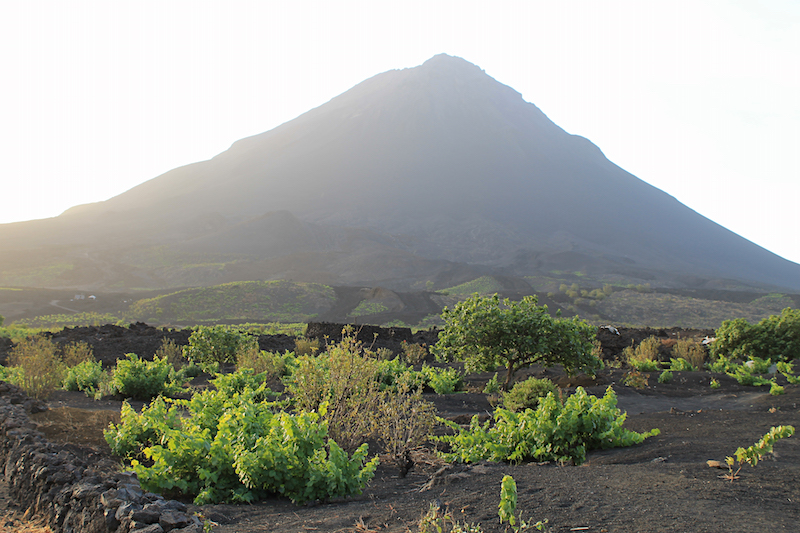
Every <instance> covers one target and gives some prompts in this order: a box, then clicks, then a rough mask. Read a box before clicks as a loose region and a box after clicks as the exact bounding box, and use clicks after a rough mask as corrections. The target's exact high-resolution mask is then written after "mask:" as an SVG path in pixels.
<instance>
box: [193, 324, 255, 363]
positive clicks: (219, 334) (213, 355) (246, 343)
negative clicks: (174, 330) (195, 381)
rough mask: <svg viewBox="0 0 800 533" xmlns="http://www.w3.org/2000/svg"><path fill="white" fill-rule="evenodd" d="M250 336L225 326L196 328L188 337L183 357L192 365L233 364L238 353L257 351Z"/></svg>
mask: <svg viewBox="0 0 800 533" xmlns="http://www.w3.org/2000/svg"><path fill="white" fill-rule="evenodd" d="M257 344H258V341H257V340H256V338H255V337H253V336H252V335H248V334H246V333H239V332H238V331H235V330H231V329H228V328H226V327H225V326H211V327H209V326H198V327H197V328H196V329H195V330H194V331H193V332H192V334H191V336H190V337H189V345H188V346H186V347H185V348H184V351H183V354H184V356H185V357H186V358H187V359H188V360H189V361H192V362H194V363H198V364H206V363H234V362H236V358H237V355H238V353H239V352H242V351H247V350H252V349H254V346H255V349H257Z"/></svg>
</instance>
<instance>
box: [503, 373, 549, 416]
mask: <svg viewBox="0 0 800 533" xmlns="http://www.w3.org/2000/svg"><path fill="white" fill-rule="evenodd" d="M551 392H552V393H555V392H556V386H555V385H554V384H553V382H552V381H550V380H549V379H546V378H545V379H537V378H528V379H526V380H525V381H520V382H518V383H515V384H514V386H513V387H512V388H511V390H510V391H508V392H506V393H505V394H503V407H505V408H506V409H508V410H509V411H512V412H515V413H516V412H517V411H522V410H525V409H536V407H537V406H538V405H539V401H540V400H541V399H542V398H545V397H547V395H548V394H550V393H551Z"/></svg>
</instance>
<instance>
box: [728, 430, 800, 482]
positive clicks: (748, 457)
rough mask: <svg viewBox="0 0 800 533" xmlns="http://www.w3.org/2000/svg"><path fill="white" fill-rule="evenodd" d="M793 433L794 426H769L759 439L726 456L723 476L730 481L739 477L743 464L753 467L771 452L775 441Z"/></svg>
mask: <svg viewBox="0 0 800 533" xmlns="http://www.w3.org/2000/svg"><path fill="white" fill-rule="evenodd" d="M792 435H794V426H777V427H772V428H770V430H769V432H768V433H767V434H766V435H764V436H763V437H761V439H760V440H759V441H758V442H756V443H755V444H753V445H752V446H749V447H747V448H741V447H740V448H738V449H737V450H736V453H735V454H734V456H735V459H734V457H726V458H725V463H726V464H727V465H728V473H727V474H726V475H724V476H721V477H723V478H724V479H728V480H730V481H731V482H732V481H734V480H736V479H739V472H741V470H742V467H743V466H744V465H745V464H749V465H750V466H752V467H755V466H756V465H757V464H758V461H759V459H761V458H762V457H763V456H764V455H766V454H768V453H772V448H773V447H774V446H775V442H777V441H778V440H780V439H784V438H788V437H791V436H792ZM737 463H738V465H739V468H738V469H736V471H735V472H734V471H733V467H734V466H735V465H736V464H737Z"/></svg>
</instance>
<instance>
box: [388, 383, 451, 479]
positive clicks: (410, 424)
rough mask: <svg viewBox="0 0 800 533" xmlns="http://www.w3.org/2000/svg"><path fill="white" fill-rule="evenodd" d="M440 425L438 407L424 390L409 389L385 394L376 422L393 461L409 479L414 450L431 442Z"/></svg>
mask: <svg viewBox="0 0 800 533" xmlns="http://www.w3.org/2000/svg"><path fill="white" fill-rule="evenodd" d="M435 426H436V408H435V407H434V406H433V404H432V403H430V402H427V401H425V400H423V399H422V391H421V390H420V389H416V390H411V389H408V388H407V387H406V386H402V387H400V390H399V391H397V392H389V391H387V392H384V393H383V398H382V401H381V402H380V405H379V406H378V415H377V417H376V420H375V436H376V437H377V439H378V442H380V444H381V445H382V447H383V450H384V452H385V453H386V454H387V455H388V456H389V460H390V461H391V462H392V463H394V464H395V465H397V466H398V468H399V469H400V477H405V476H406V474H407V473H408V471H409V469H410V468H411V467H412V466H413V465H414V462H413V461H412V459H411V451H412V450H413V449H414V448H417V447H419V446H422V445H423V444H425V443H426V442H427V441H428V436H429V435H430V434H431V433H432V431H433V428H434V427H435Z"/></svg>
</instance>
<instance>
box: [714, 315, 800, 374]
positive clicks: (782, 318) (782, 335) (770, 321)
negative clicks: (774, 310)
mask: <svg viewBox="0 0 800 533" xmlns="http://www.w3.org/2000/svg"><path fill="white" fill-rule="evenodd" d="M716 335H717V340H716V341H714V343H712V345H711V353H712V355H715V356H718V355H725V356H728V357H731V356H734V357H741V358H747V357H760V358H762V359H769V360H772V361H791V360H792V359H796V358H798V357H800V310H799V309H791V308H789V307H787V308H786V309H784V310H783V311H781V314H780V315H770V316H768V317H767V318H764V319H762V320H761V321H760V322H759V323H758V324H755V325H752V324H750V323H749V322H747V321H746V320H744V319H742V318H737V319H734V320H726V321H725V322H723V323H722V325H721V326H720V327H719V329H717V333H716Z"/></svg>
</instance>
